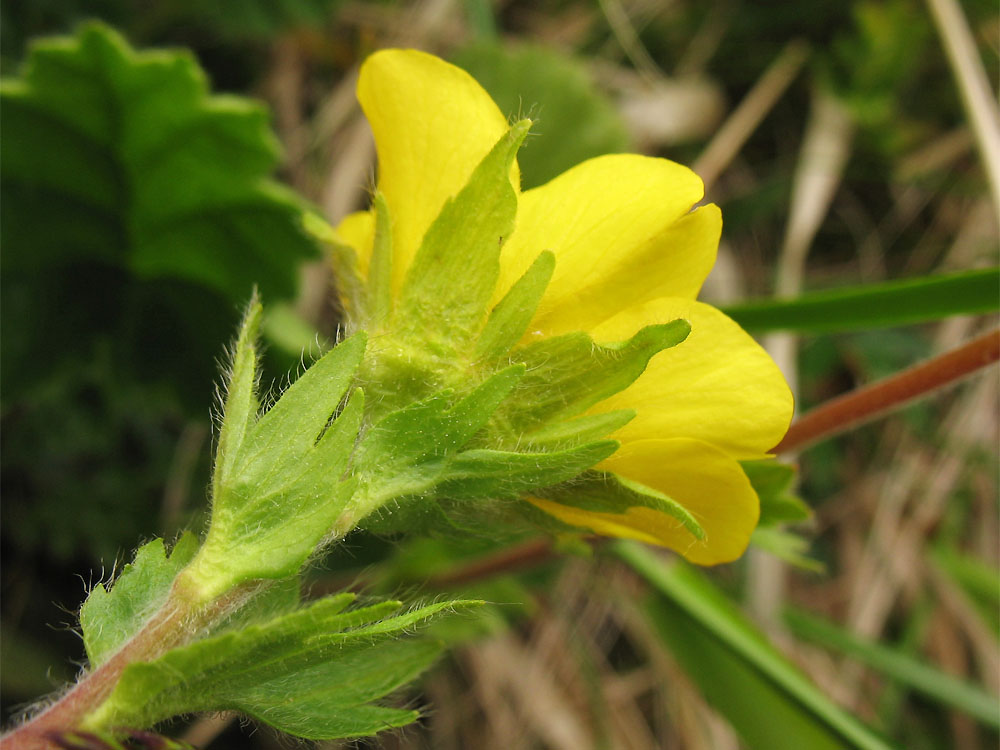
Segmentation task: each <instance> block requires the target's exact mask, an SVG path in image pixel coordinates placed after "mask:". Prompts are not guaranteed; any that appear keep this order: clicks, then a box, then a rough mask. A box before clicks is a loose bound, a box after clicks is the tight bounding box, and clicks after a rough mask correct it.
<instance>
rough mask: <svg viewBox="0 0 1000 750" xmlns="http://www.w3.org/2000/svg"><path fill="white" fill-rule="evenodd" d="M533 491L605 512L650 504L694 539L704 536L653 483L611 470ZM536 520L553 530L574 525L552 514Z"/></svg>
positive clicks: (690, 517) (568, 504) (563, 502)
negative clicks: (569, 524)
mask: <svg viewBox="0 0 1000 750" xmlns="http://www.w3.org/2000/svg"><path fill="white" fill-rule="evenodd" d="M532 494H534V495H537V496H538V497H539V498H542V499H543V500H549V501H552V502H556V503H558V504H559V505H564V506H566V507H569V508H576V509H579V510H582V511H585V512H587V513H591V514H601V515H607V516H615V515H618V516H622V515H626V514H628V511H629V509H630V508H650V509H651V510H655V511H657V512H659V513H664V514H666V515H668V516H671V517H672V518H675V519H676V520H677V521H679V522H680V523H681V525H682V526H683V527H684V528H685V529H686V530H687V531H688V532H689V533H690V534H691V536H692V538H693V539H703V538H704V536H705V530H704V529H703V528H702V527H701V524H699V523H698V520H697V519H696V518H695V517H694V516H693V515H692V514H691V513H690V512H689V511H688V510H687V509H686V508H685V507H684V506H683V505H681V504H680V503H678V502H677V501H676V500H674V499H672V498H670V497H668V496H667V495H665V494H663V493H662V492H659V491H658V490H655V489H653V488H652V487H647V486H646V485H644V484H641V483H639V482H634V481H631V480H628V479H625V478H624V477H620V476H618V475H617V474H612V473H610V472H605V471H588V472H586V473H585V474H582V475H581V476H580V477H578V478H576V479H575V480H574V481H573V482H571V483H567V484H565V485H563V486H559V487H550V488H545V489H542V490H539V491H536V492H534V493H532ZM545 515H548V514H545ZM537 520H538V521H539V522H541V523H543V524H544V525H546V526H549V527H551V528H553V529H555V530H558V529H560V528H561V529H566V528H574V527H568V526H567V525H566V524H564V523H562V522H561V521H557V520H556V519H554V518H551V517H550V518H543V517H537Z"/></svg>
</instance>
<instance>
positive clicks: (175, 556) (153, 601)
mask: <svg viewBox="0 0 1000 750" xmlns="http://www.w3.org/2000/svg"><path fill="white" fill-rule="evenodd" d="M197 551H198V538H197V537H196V536H194V534H191V533H185V534H183V535H182V536H181V538H180V539H178V540H177V543H176V544H175V545H174V547H173V549H172V550H171V552H170V555H169V556H168V555H167V553H166V549H165V548H164V546H163V540H162V539H154V540H153V541H151V542H147V543H146V544H144V545H143V546H141V547H140V548H139V550H138V551H137V552H136V553H135V560H134V561H133V562H131V563H129V564H128V565H126V566H125V568H124V569H123V570H122V572H121V575H119V576H118V578H117V579H116V580H115V582H114V584H113V585H112V586H111V587H110V591H109V590H108V589H107V588H105V586H104V585H103V584H100V583H99V584H97V586H95V587H94V590H93V591H91V592H90V596H88V597H87V601H85V602H84V603H83V607H82V608H81V609H80V627H81V629H82V630H83V645H84V647H85V648H86V650H87V658H88V659H89V661H90V667H91V669H93V668H95V667H99V666H100V665H101V664H103V663H104V662H105V661H107V659H108V657H110V656H111V655H112V654H113V653H114V652H115V651H117V650H118V649H119V648H121V646H122V645H124V644H125V642H126V641H128V640H129V639H130V638H131V637H132V636H133V635H134V634H135V633H136V632H137V631H138V630H139V629H140V628H141V627H142V625H143V624H144V623H145V622H146V620H148V619H149V618H150V616H152V615H153V614H154V613H155V612H156V611H157V610H158V609H159V608H160V606H162V605H163V603H164V602H165V601H166V599H167V595H168V594H169V593H170V587H171V585H172V584H173V582H174V578H175V577H176V576H177V574H178V573H179V572H180V571H181V569H183V568H184V566H185V565H187V564H188V563H189V562H191V559H192V558H193V557H194V555H195V552H197Z"/></svg>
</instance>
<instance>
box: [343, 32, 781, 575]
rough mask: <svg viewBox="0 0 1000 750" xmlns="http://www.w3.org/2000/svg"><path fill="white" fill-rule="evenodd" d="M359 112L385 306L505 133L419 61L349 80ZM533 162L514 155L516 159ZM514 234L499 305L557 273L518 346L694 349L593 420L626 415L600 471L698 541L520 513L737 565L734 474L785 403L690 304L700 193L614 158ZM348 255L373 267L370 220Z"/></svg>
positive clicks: (776, 384)
mask: <svg viewBox="0 0 1000 750" xmlns="http://www.w3.org/2000/svg"><path fill="white" fill-rule="evenodd" d="M358 99H359V100H360V102H361V106H362V108H363V109H364V112H365V114H366V116H367V117H368V121H369V122H370V123H371V127H372V130H373V131H374V135H375V143H376V147H377V152H378V161H379V176H378V186H379V190H380V191H381V193H382V194H383V195H384V196H385V200H386V202H387V204H388V208H389V213H390V216H391V218H392V240H393V279H392V285H393V292H394V294H398V293H399V290H400V287H401V285H402V281H403V277H404V275H405V273H406V269H407V268H408V267H409V265H410V264H411V263H412V261H413V259H414V257H415V255H416V252H417V249H418V248H419V246H420V242H421V240H422V238H423V235H424V233H425V231H426V230H427V228H428V227H429V226H430V224H431V222H432V221H433V220H434V219H435V218H436V216H437V215H438V213H439V211H440V210H441V208H442V206H443V204H444V202H445V201H446V200H447V199H448V198H449V197H451V196H454V195H455V194H456V193H458V191H459V190H460V189H461V188H462V187H463V186H464V185H465V183H466V182H467V180H468V179H469V177H470V175H471V174H472V171H473V170H474V169H475V167H476V166H477V165H478V164H479V162H480V161H481V160H482V158H483V157H484V156H485V155H486V154H487V153H488V152H489V151H490V149H491V148H492V147H493V145H494V144H495V143H496V142H497V141H498V140H499V139H500V138H501V136H503V135H504V133H505V132H506V131H507V128H508V122H507V120H506V118H505V117H504V116H503V114H502V113H501V112H500V110H499V109H498V108H497V106H496V104H495V103H494V102H493V101H492V100H491V99H490V97H489V95H488V94H487V93H486V92H485V91H484V90H483V89H482V88H481V87H480V86H479V84H477V83H476V82H475V81H474V80H473V79H472V78H471V77H470V76H469V75H468V74H466V73H465V72H464V71H462V70H460V69H459V68H456V67H454V66H452V65H450V64H448V63H446V62H444V61H442V60H440V59H438V58H436V57H434V56H432V55H428V54H425V53H422V52H417V51H413V50H385V51H381V52H378V53H376V54H374V55H372V56H371V57H370V58H368V60H367V61H366V62H365V64H364V66H363V67H362V69H361V75H360V79H359V81H358ZM530 147H531V145H530V143H529V145H528V148H530ZM511 182H512V185H513V187H514V189H515V191H517V193H518V210H517V220H516V221H517V223H516V229H515V231H514V233H513V235H512V236H511V237H509V238H507V240H506V243H505V245H504V247H503V251H502V254H501V271H500V280H499V283H498V284H497V290H496V298H495V299H496V300H497V301H499V300H500V299H501V298H502V297H503V295H504V293H506V291H507V290H508V289H509V288H510V286H511V285H512V284H513V283H514V282H515V281H516V280H517V279H518V278H520V276H521V274H523V273H524V271H525V270H527V268H528V267H529V266H530V264H531V262H532V261H533V260H534V259H535V258H536V257H537V255H538V253H539V252H541V251H543V250H551V251H552V252H553V253H554V254H555V257H556V268H555V272H554V274H553V277H552V280H551V283H550V285H549V287H548V289H547V291H546V293H545V295H544V297H543V299H542V302H541V305H540V306H539V309H538V312H537V314H536V316H535V318H534V320H533V321H532V324H531V326H530V328H529V333H528V334H527V336H526V338H528V339H531V338H532V337H545V336H552V335H557V334H562V333H568V332H572V331H580V330H582V331H586V332H587V333H589V334H590V335H591V336H592V337H593V338H594V339H595V340H596V341H599V342H600V341H606V342H611V341H621V340H624V339H626V338H628V337H630V336H632V335H633V334H634V333H635V332H636V331H637V330H639V329H640V328H641V327H643V326H645V325H649V324H652V323H663V322H667V321H671V320H675V319H678V318H683V319H686V320H687V321H688V322H689V323H690V324H691V333H690V335H689V336H688V338H687V339H686V340H685V341H684V342H683V343H681V344H679V345H678V346H675V347H673V348H670V349H667V350H665V351H662V352H660V353H659V354H657V355H656V356H654V357H653V359H652V360H651V361H650V363H649V365H648V367H647V369H646V371H645V372H644V373H643V374H642V375H641V376H640V377H639V378H638V380H636V381H635V382H634V383H633V384H632V385H631V386H630V387H628V388H626V389H625V390H624V391H622V392H620V393H618V394H617V395H615V396H613V397H611V398H610V399H607V400H605V401H603V402H601V403H600V404H599V405H598V407H595V408H593V409H592V411H595V412H597V411H607V410H609V409H634V410H635V411H636V413H637V415H636V417H635V418H634V419H633V420H632V421H631V422H629V423H628V424H626V425H625V426H624V427H622V428H620V429H619V430H618V431H617V432H616V433H614V434H613V435H611V437H613V438H614V439H616V440H618V441H620V443H621V447H620V448H619V449H618V451H617V452H616V453H615V454H614V455H612V456H611V457H610V458H608V459H607V460H605V461H604V462H602V463H601V464H599V465H598V466H597V468H598V469H601V470H605V471H610V472H614V473H616V474H618V475H619V476H621V477H623V478H626V479H628V480H632V481H634V482H639V483H642V484H644V485H646V486H648V487H651V488H653V489H655V490H657V491H659V492H662V493H663V494H665V495H667V496H669V497H670V498H672V499H673V500H675V501H677V502H678V503H680V504H681V505H683V506H684V507H685V508H687V510H688V511H690V512H691V513H692V515H693V516H694V517H695V518H696V519H697V521H698V522H699V523H700V524H701V526H702V527H703V529H704V531H705V536H704V538H703V539H700V540H699V539H696V538H694V536H693V535H692V534H691V533H690V532H688V531H687V530H685V529H684V527H683V526H682V525H681V523H680V522H679V521H677V520H675V519H674V518H673V517H671V516H669V515H667V514H664V513H660V512H658V511H655V510H653V509H651V508H646V507H632V508H623V509H622V512H621V513H597V512H592V511H586V510H582V509H579V508H575V507H570V506H568V505H563V504H560V503H556V502H553V501H551V500H542V499H538V498H532V499H531V500H530V501H531V502H532V503H533V504H534V505H535V506H536V507H538V508H540V509H541V510H543V511H545V512H547V513H549V514H551V515H552V516H555V517H556V518H557V519H559V520H561V521H563V522H565V523H568V524H570V525H572V526H577V527H581V528H586V529H590V530H592V531H594V532H596V533H598V534H603V535H609V536H616V537H624V538H633V539H639V540H642V541H645V542H650V543H653V544H659V545H664V546H668V547H671V548H673V549H676V550H677V551H679V552H680V553H681V554H682V555H684V556H685V557H687V558H688V559H690V560H692V561H694V562H697V563H701V564H714V563H720V562H725V561H729V560H733V559H735V558H736V557H739V555H741V554H742V553H743V551H744V549H745V548H746V545H747V543H748V541H749V538H750V534H751V532H752V531H753V529H754V527H755V526H756V523H757V518H758V515H759V503H758V499H757V496H756V494H755V492H754V490H753V488H752V487H751V485H750V482H749V481H748V480H747V478H746V476H745V474H744V473H743V471H742V469H741V468H740V465H739V463H738V462H739V460H744V459H758V458H762V457H764V456H765V455H767V451H768V450H770V449H771V448H773V447H774V446H775V445H776V444H777V443H778V442H779V440H780V439H781V437H782V435H784V433H785V430H786V429H787V427H788V422H789V419H790V418H791V413H792V398H791V394H790V392H789V389H788V386H787V385H786V384H785V381H784V379H783V378H782V376H781V374H780V372H779V371H778V369H777V367H776V366H775V364H774V363H773V362H772V361H771V359H770V358H769V357H768V356H767V354H766V353H765V352H764V351H763V350H762V349H761V348H760V347H759V346H758V345H757V344H756V343H755V342H754V341H753V339H751V338H750V337H749V336H748V335H747V334H746V333H745V332H744V331H743V330H742V329H741V328H740V327H739V326H738V325H736V323H734V322H733V321H732V320H730V319H729V318H727V317H726V316H725V315H723V314H722V313H721V312H719V311H718V310H716V309H715V308H713V307H711V306H709V305H706V304H703V303H700V302H697V301H696V300H695V297H696V296H697V294H698V291H699V289H700V287H701V284H702V282H703V281H704V279H705V277H706V275H707V274H708V272H709V270H710V269H711V267H712V265H713V263H714V262H715V254H716V249H717V247H718V241H719V235H720V232H721V227H722V219H721V214H720V212H719V209H718V208H717V207H716V206H714V205H707V206H702V207H700V208H698V209H696V210H692V206H694V205H695V204H697V203H698V201H700V200H701V199H702V197H703V185H702V182H701V180H700V179H699V178H698V176H697V175H695V174H694V173H693V172H691V171H690V170H689V169H687V168H685V167H683V166H680V165H678V164H675V163H673V162H670V161H667V160H664V159H655V158H649V157H643V156H637V155H628V154H617V155H611V156H604V157H599V158H596V159H591V160H589V161H587V162H584V163H583V164H580V165H578V166H577V167H574V168H573V169H571V170H569V171H568V172H566V173H564V174H563V175H560V176H559V177H557V178H555V179H554V180H552V181H551V182H549V183H548V184H546V185H543V186H541V187H538V188H535V189H532V190H527V191H524V192H521V191H520V190H519V175H518V171H517V165H516V163H515V164H514V165H513V167H512V170H511ZM337 232H338V235H339V236H340V238H341V240H342V241H344V242H345V243H347V244H349V245H350V246H351V247H353V248H354V249H355V251H356V252H357V254H358V263H359V267H360V270H361V272H362V274H364V273H365V272H366V271H367V264H368V260H369V257H370V255H371V251H372V243H373V236H374V219H373V216H372V213H371V212H363V213H357V214H352V215H351V216H349V217H347V218H346V219H345V220H344V221H343V222H342V223H341V225H340V226H339V227H338V229H337Z"/></svg>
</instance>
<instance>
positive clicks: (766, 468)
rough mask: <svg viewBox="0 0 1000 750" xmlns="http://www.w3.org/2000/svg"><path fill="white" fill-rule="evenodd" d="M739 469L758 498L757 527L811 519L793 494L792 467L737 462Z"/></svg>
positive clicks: (770, 461) (770, 462)
mask: <svg viewBox="0 0 1000 750" xmlns="http://www.w3.org/2000/svg"><path fill="white" fill-rule="evenodd" d="M740 467H741V468H742V469H743V473H744V474H746V475H747V479H749V480H750V484H751V485H753V489H754V492H756V493H757V497H759V498H760V520H759V521H758V525H759V526H773V525H775V524H779V523H787V522H794V521H805V520H806V519H808V518H809V517H810V516H812V510H811V509H810V508H809V506H808V505H806V503H805V501H804V500H803V499H802V498H800V497H799V496H798V495H796V494H795V492H794V490H793V484H794V483H795V476H796V473H797V472H796V470H795V467H794V466H792V465H791V464H786V463H782V462H780V461H777V460H775V459H771V458H767V459H762V460H760V461H740Z"/></svg>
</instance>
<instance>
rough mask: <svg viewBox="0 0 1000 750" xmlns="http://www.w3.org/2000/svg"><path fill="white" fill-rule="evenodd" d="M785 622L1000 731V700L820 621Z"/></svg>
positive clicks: (793, 616)
mask: <svg viewBox="0 0 1000 750" xmlns="http://www.w3.org/2000/svg"><path fill="white" fill-rule="evenodd" d="M785 622H786V623H787V625H788V627H789V629H790V630H791V631H792V633H794V634H795V635H796V636H798V637H799V638H803V639H805V640H809V641H812V642H813V643H818V644H820V645H822V646H826V647H827V648H830V649H832V650H834V651H836V652H837V653H840V654H846V655H847V656H850V657H852V658H853V659H856V660H858V661H859V662H861V663H862V664H865V665H866V666H868V667H871V668H873V669H876V670H878V671H879V672H881V673H882V674H884V675H886V676H887V677H889V678H891V679H893V680H895V681H897V682H898V683H900V684H901V685H904V686H906V687H908V688H911V689H913V690H915V691H916V692H919V693H922V694H923V695H926V696H927V697H929V698H932V699H933V700H935V701H938V702H940V703H943V704H945V705H947V706H950V707H952V708H957V709H958V710H959V711H963V712H965V713H967V714H968V715H969V716H972V717H974V718H976V719H978V720H979V721H981V722H983V723H984V724H986V725H987V726H990V727H992V728H994V729H1000V698H998V697H997V696H995V695H991V694H989V693H987V692H986V691H984V690H982V689H981V688H980V687H979V686H977V685H975V684H973V683H971V682H966V681H963V680H960V679H958V678H956V677H953V676H952V675H950V674H947V673H945V672H942V671H941V670H940V669H935V668H934V667H932V666H930V665H928V664H927V663H926V662H925V661H922V660H920V659H919V658H916V657H914V656H911V655H909V654H906V653H904V652H902V651H899V650H898V649H896V648H893V647H891V646H885V645H883V644H881V643H875V642H872V641H868V640H865V639H863V638H859V637H858V636H856V635H854V634H852V633H850V632H848V631H846V630H844V629H843V628H841V627H838V626H837V625H834V624H833V623H830V622H827V621H825V620H823V619H821V618H819V617H815V616H813V615H810V614H807V613H805V612H801V611H799V610H789V611H788V612H786V613H785Z"/></svg>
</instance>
